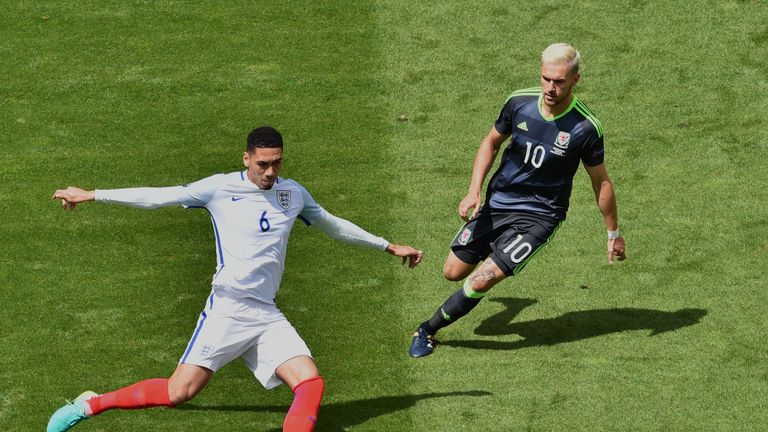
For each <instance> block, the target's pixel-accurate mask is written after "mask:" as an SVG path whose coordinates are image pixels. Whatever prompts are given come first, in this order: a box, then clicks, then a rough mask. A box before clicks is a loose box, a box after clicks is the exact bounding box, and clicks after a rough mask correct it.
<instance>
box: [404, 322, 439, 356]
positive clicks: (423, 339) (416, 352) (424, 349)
mask: <svg viewBox="0 0 768 432" xmlns="http://www.w3.org/2000/svg"><path fill="white" fill-rule="evenodd" d="M435 345H437V340H436V339H435V337H434V336H432V335H431V334H429V333H427V331H426V330H424V329H423V328H419V329H418V330H416V333H414V334H413V342H411V349H409V350H408V354H410V355H411V357H424V356H426V355H430V354H432V352H433V351H434V350H435Z"/></svg>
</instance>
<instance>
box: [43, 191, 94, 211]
mask: <svg viewBox="0 0 768 432" xmlns="http://www.w3.org/2000/svg"><path fill="white" fill-rule="evenodd" d="M51 198H52V199H60V200H61V206H62V207H63V208H64V210H74V209H75V207H77V203H81V202H85V201H93V200H94V199H95V198H96V193H95V192H94V191H87V190H85V189H80V188H78V187H73V186H70V187H68V188H66V189H59V190H57V191H56V192H54V193H53V196H52V197H51Z"/></svg>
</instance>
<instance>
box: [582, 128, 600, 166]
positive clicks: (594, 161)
mask: <svg viewBox="0 0 768 432" xmlns="http://www.w3.org/2000/svg"><path fill="white" fill-rule="evenodd" d="M604 160H605V145H604V143H603V137H602V136H598V135H597V132H595V133H592V134H590V136H589V138H587V140H586V142H585V143H584V148H583V149H582V151H581V161H582V162H583V163H584V165H586V166H597V165H600V164H601V163H603V162H604Z"/></svg>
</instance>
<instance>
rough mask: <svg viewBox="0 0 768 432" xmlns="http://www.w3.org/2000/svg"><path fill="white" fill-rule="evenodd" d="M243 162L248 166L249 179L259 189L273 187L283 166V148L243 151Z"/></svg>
mask: <svg viewBox="0 0 768 432" xmlns="http://www.w3.org/2000/svg"><path fill="white" fill-rule="evenodd" d="M243 164H245V166H246V168H248V180H250V181H251V182H252V183H253V184H255V185H256V186H258V187H259V189H272V185H274V184H275V181H276V180H277V176H278V175H280V169H281V168H282V167H283V149H281V148H255V149H253V153H248V152H247V151H246V152H245V153H243Z"/></svg>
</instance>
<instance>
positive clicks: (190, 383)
mask: <svg viewBox="0 0 768 432" xmlns="http://www.w3.org/2000/svg"><path fill="white" fill-rule="evenodd" d="M212 374H213V372H211V371H210V370H208V369H206V368H202V367H199V366H193V365H187V364H181V365H179V366H178V367H177V368H176V371H175V372H174V373H173V376H171V378H170V379H165V378H154V379H148V380H144V381H140V382H137V383H136V384H132V385H130V386H127V387H123V388H121V389H118V390H115V391H113V392H109V393H105V394H103V395H97V394H96V393H93V392H86V393H83V394H82V395H80V397H78V398H77V399H75V401H74V402H72V403H70V404H67V405H65V406H63V407H61V408H59V409H58V410H57V411H56V412H55V413H54V414H53V416H51V419H50V421H49V422H48V432H64V431H67V430H69V429H70V428H71V427H73V426H74V425H76V424H77V423H79V422H81V421H82V420H85V419H87V418H89V417H93V416H96V415H99V414H101V413H103V412H104V411H108V410H111V409H143V408H151V407H156V406H166V407H174V406H177V405H179V404H182V403H184V402H186V401H188V400H190V399H192V398H193V397H195V395H197V394H198V393H199V392H200V391H201V390H202V389H203V388H204V387H205V385H206V384H207V383H208V380H209V379H210V377H211V375H212Z"/></svg>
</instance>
